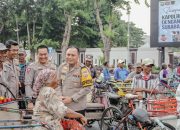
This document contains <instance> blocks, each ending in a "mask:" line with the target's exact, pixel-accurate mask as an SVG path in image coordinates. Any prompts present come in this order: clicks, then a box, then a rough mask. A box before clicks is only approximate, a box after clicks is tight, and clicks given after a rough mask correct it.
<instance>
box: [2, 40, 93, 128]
mask: <svg viewBox="0 0 180 130" xmlns="http://www.w3.org/2000/svg"><path fill="white" fill-rule="evenodd" d="M25 57H26V52H25V50H23V49H19V45H18V43H17V42H16V41H13V40H8V41H7V42H6V43H5V44H3V43H0V83H2V84H4V85H0V95H1V96H4V97H12V98H21V97H28V99H31V100H28V101H29V102H28V108H29V109H33V115H34V117H35V118H37V119H38V120H39V121H42V122H47V123H48V124H49V125H50V126H51V127H53V128H54V129H56V130H63V127H62V126H63V124H61V121H62V120H63V119H65V118H68V119H72V118H76V119H77V120H78V121H79V125H78V129H79V130H81V129H83V125H85V124H87V119H86V118H85V108H86V95H87V94H88V93H89V92H90V91H91V86H92V85H93V81H92V77H91V74H90V71H89V69H88V67H86V66H85V65H84V64H81V63H79V49H78V48H76V47H73V46H72V47H69V48H68V49H67V51H66V61H65V63H63V64H61V65H60V66H59V67H58V68H57V67H56V65H54V64H53V63H51V62H50V60H49V58H48V47H47V46H45V45H40V46H38V47H37V61H34V62H32V63H26V61H25ZM4 86H6V87H4ZM33 101H35V102H33ZM19 107H20V109H24V108H22V107H25V106H22V105H19ZM73 124H75V123H74V122H73V123H72V125H71V127H73ZM76 124H77V122H76ZM76 127H77V125H76ZM41 129H42V130H43V129H44V128H41ZM38 130H40V128H38Z"/></svg>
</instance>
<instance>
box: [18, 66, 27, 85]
mask: <svg viewBox="0 0 180 130" xmlns="http://www.w3.org/2000/svg"><path fill="white" fill-rule="evenodd" d="M26 66H27V65H26V64H19V68H20V75H19V81H20V82H21V83H24V81H25V73H26Z"/></svg>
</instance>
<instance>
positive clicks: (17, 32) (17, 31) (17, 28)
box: [15, 16, 19, 44]
mask: <svg viewBox="0 0 180 130" xmlns="http://www.w3.org/2000/svg"><path fill="white" fill-rule="evenodd" d="M15 20H16V35H17V42H18V44H19V26H18V19H17V16H15Z"/></svg>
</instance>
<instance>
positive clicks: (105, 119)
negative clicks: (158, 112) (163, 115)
mask: <svg viewBox="0 0 180 130" xmlns="http://www.w3.org/2000/svg"><path fill="white" fill-rule="evenodd" d="M125 98H126V100H124V101H127V102H124V103H123V106H121V107H113V106H111V107H109V108H107V109H106V110H105V111H104V112H103V114H102V118H101V126H100V128H101V130H111V129H113V130H175V128H174V127H173V126H171V125H170V124H168V123H164V122H162V121H160V120H159V119H158V118H155V119H152V118H150V117H149V116H148V113H147V111H146V110H144V109H141V108H137V109H135V107H134V104H135V101H137V98H138V96H137V95H132V94H131V95H130V96H128V94H126V96H125ZM135 99H136V100H135ZM122 101H123V100H122ZM141 103H142V102H141ZM124 107H125V108H126V109H123V108H124Z"/></svg>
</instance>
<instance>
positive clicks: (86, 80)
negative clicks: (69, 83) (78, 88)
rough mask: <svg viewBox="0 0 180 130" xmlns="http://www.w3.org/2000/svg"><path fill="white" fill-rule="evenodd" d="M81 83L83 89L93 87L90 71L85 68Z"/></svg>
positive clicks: (82, 70)
mask: <svg viewBox="0 0 180 130" xmlns="http://www.w3.org/2000/svg"><path fill="white" fill-rule="evenodd" d="M81 83H82V86H83V87H88V86H92V85H93V80H92V77H91V74H90V73H89V71H88V69H87V68H85V67H83V68H81Z"/></svg>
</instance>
